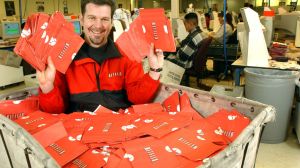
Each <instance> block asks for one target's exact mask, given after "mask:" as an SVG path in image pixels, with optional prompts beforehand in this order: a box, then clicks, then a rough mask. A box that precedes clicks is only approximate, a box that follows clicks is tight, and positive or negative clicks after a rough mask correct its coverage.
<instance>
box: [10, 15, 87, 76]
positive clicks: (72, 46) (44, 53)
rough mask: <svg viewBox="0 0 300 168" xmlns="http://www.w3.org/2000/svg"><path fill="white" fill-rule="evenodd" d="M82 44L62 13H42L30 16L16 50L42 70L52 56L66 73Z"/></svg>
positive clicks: (32, 64) (57, 67)
mask: <svg viewBox="0 0 300 168" xmlns="http://www.w3.org/2000/svg"><path fill="white" fill-rule="evenodd" d="M83 43H84V40H83V39H82V38H81V37H80V36H78V35H77V34H76V33H75V31H74V27H73V25H72V24H71V23H69V22H67V21H65V20H64V16H63V14H62V13H60V12H55V13H54V14H52V16H51V17H50V16H48V15H46V14H40V13H39V14H33V15H31V16H29V17H28V19H27V21H26V24H25V26H24V29H23V30H22V33H21V37H20V38H19V40H18V42H17V44H16V47H15V48H14V52H15V53H16V54H18V55H19V56H21V57H22V58H23V59H24V60H26V61H27V62H28V63H29V64H31V66H32V67H34V68H35V69H37V70H39V71H43V70H44V69H45V67H46V64H47V58H48V57H49V56H51V58H52V60H53V62H54V65H55V67H56V69H57V70H58V71H60V72H61V73H65V72H66V70H67V68H68V67H69V65H70V64H71V62H72V59H73V58H74V56H75V55H76V53H77V51H78V50H79V49H80V47H81V45H82V44H83Z"/></svg>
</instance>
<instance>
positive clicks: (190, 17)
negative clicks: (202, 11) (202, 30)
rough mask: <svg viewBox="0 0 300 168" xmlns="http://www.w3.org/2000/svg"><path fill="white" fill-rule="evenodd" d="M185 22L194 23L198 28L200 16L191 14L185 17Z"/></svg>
mask: <svg viewBox="0 0 300 168" xmlns="http://www.w3.org/2000/svg"><path fill="white" fill-rule="evenodd" d="M184 20H186V21H188V22H192V23H193V24H194V25H195V26H198V16H197V14H196V13H194V12H191V13H188V14H186V15H185V16H184Z"/></svg>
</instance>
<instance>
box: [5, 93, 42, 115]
mask: <svg viewBox="0 0 300 168" xmlns="http://www.w3.org/2000/svg"><path fill="white" fill-rule="evenodd" d="M38 109H39V99H38V97H36V96H30V97H27V98H26V99H23V100H1V101H0V114H2V115H4V116H6V117H7V118H9V119H11V120H15V119H18V118H20V117H23V116H26V115H28V114H29V113H32V112H34V111H37V110H38Z"/></svg>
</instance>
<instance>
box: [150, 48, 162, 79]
mask: <svg viewBox="0 0 300 168" xmlns="http://www.w3.org/2000/svg"><path fill="white" fill-rule="evenodd" d="M148 62H149V66H150V68H152V69H159V68H162V67H163V64H164V55H163V52H162V50H161V49H156V50H155V53H154V44H153V43H151V47H150V54H149V56H148ZM149 75H150V77H151V78H152V79H154V80H158V79H159V76H160V73H159V72H155V71H151V70H150V71H149Z"/></svg>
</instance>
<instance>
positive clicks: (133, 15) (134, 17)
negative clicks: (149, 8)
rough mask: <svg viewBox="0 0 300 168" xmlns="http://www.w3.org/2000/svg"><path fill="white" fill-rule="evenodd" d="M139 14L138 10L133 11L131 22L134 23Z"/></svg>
mask: <svg viewBox="0 0 300 168" xmlns="http://www.w3.org/2000/svg"><path fill="white" fill-rule="evenodd" d="M139 12H140V10H139V9H138V8H134V9H133V14H132V15H131V19H132V21H134V19H136V18H137V17H138V16H139Z"/></svg>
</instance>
